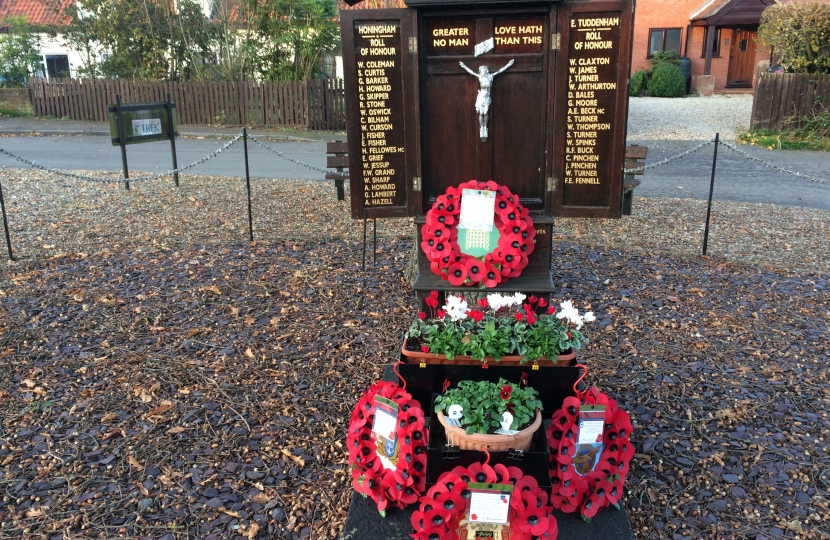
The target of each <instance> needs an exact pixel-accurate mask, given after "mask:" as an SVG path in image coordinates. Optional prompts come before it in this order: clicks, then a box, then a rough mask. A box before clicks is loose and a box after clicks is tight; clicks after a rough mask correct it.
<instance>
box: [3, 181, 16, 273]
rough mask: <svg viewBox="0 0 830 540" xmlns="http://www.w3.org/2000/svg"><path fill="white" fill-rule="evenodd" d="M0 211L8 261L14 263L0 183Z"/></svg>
mask: <svg viewBox="0 0 830 540" xmlns="http://www.w3.org/2000/svg"><path fill="white" fill-rule="evenodd" d="M0 210H2V211H3V230H4V231H5V232H6V247H7V248H8V249H9V260H10V261H14V260H16V259H15V258H14V254H13V253H12V239H11V237H10V236H9V222H8V220H7V219H6V202H5V201H4V200H3V184H2V183H0Z"/></svg>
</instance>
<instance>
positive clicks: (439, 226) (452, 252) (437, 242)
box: [421, 180, 536, 289]
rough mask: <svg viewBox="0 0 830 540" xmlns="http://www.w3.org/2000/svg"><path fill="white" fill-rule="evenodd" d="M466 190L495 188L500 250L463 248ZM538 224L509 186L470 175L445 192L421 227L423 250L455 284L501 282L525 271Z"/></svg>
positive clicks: (432, 264)
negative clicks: (467, 250)
mask: <svg viewBox="0 0 830 540" xmlns="http://www.w3.org/2000/svg"><path fill="white" fill-rule="evenodd" d="M465 189H472V190H481V191H487V192H495V195H496V200H495V205H494V214H493V225H494V226H495V228H496V229H497V231H498V235H499V237H498V243H497V246H496V248H495V249H493V250H492V251H490V252H489V253H487V254H486V255H483V256H481V257H474V256H472V255H468V254H466V253H464V252H462V250H461V247H460V246H459V244H458V235H459V233H458V222H459V218H460V214H461V198H462V194H463V192H464V190H465ZM535 236H536V227H534V226H533V220H532V219H531V217H530V212H529V211H528V210H527V208H525V207H523V206H522V205H521V203H520V202H519V197H518V196H517V195H514V194H513V193H511V192H510V190H509V189H508V188H507V187H506V186H502V185H499V184H497V183H496V182H494V181H492V180H489V181H487V182H479V181H477V180H469V181H467V182H464V183H463V184H460V185H459V186H458V187H455V186H453V187H450V188H448V189H447V191H446V192H445V193H443V194H442V195H439V196H438V197H437V198H436V200H435V204H433V205H432V208H430V209H429V210H428V211H427V215H426V223H424V225H423V226H422V227H421V249H422V250H423V251H424V253H425V254H426V256H427V258H428V259H429V261H430V269H431V270H432V272H433V273H435V274H436V275H439V276H441V279H445V280H448V281H449V282H450V283H451V284H452V285H455V286H460V285H469V286H479V287H480V288H482V289H483V288H488V287H495V286H496V285H498V284H499V283H502V282H504V281H506V280H507V279H508V278H510V277H516V276H519V275H520V274H521V272H522V270H523V269H524V268H525V267H526V266H527V264H528V257H529V256H530V254H531V253H533V248H534V246H535Z"/></svg>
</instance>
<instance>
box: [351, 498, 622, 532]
mask: <svg viewBox="0 0 830 540" xmlns="http://www.w3.org/2000/svg"><path fill="white" fill-rule="evenodd" d="M417 508H418V505H417V504H413V505H411V506H409V507H408V508H407V509H406V510H398V509H397V508H393V509H391V510H389V511H388V512H387V513H386V517H381V515H380V513H378V509H377V506H375V503H374V502H372V500H371V499H367V498H364V497H363V495H360V494H358V493H355V494H353V495H352V504H351V505H350V506H349V515H348V517H347V518H346V526H345V528H344V529H343V534H342V535H341V538H342V539H344V540H346V539H348V540H411V537H410V536H409V535H410V534H411V533H412V525H411V524H410V522H409V518H410V516H411V515H412V512H414V511H415V510H416V509H417ZM553 513H554V516H555V517H556V523H557V524H558V525H559V538H561V539H562V540H565V539H567V540H581V539H585V540H588V539H590V540H634V531H632V530H631V524H630V523H629V522H628V515H627V514H626V513H625V510H624V509H622V510H617V509H616V508H614V507H613V506H612V507H610V508H606V509H604V510H602V511H601V512H600V513H599V514H597V515H596V516H595V517H594V519H592V520H591V523H586V522H585V521H583V520H582V518H580V517H579V516H578V515H576V514H563V513H562V512H560V511H558V510H554V511H553Z"/></svg>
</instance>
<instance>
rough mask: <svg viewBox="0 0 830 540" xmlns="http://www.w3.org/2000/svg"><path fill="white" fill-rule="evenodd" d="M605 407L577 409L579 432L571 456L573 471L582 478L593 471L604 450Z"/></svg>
mask: <svg viewBox="0 0 830 540" xmlns="http://www.w3.org/2000/svg"><path fill="white" fill-rule="evenodd" d="M604 428H605V405H581V406H580V407H579V432H578V435H577V439H576V450H575V452H574V455H573V462H574V469H575V470H576V473H577V474H580V475H582V476H584V475H586V474H588V473H590V472H591V471H593V470H594V467H596V466H597V463H599V458H600V455H601V454H602V450H603V448H604V446H603V444H602V437H603V431H604Z"/></svg>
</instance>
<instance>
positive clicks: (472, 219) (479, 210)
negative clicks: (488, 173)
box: [458, 189, 496, 232]
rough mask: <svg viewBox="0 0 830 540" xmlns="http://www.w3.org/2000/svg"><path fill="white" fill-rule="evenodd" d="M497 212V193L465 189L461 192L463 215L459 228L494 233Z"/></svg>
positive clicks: (459, 221) (460, 218)
mask: <svg viewBox="0 0 830 540" xmlns="http://www.w3.org/2000/svg"><path fill="white" fill-rule="evenodd" d="M495 212H496V192H495V191H487V190H483V189H464V190H462V191H461V214H460V215H459V217H458V228H459V229H464V230H473V231H485V232H492V231H493V228H494V227H493V220H494V218H495Z"/></svg>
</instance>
